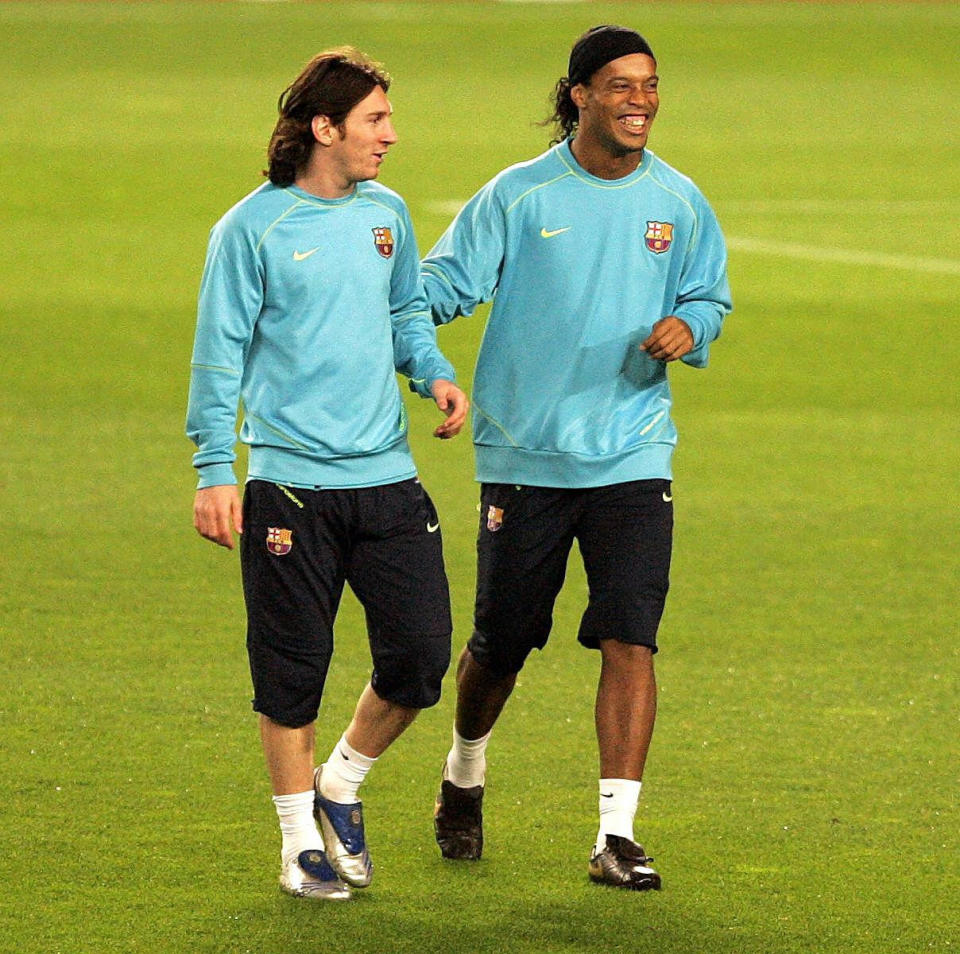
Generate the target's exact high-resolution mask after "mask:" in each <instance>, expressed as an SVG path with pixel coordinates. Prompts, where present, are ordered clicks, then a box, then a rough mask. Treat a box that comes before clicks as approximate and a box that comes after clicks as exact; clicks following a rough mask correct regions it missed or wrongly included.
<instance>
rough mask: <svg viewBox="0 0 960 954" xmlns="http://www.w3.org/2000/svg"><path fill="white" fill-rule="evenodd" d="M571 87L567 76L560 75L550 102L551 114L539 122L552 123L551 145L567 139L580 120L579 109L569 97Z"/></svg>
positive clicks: (542, 124)
mask: <svg viewBox="0 0 960 954" xmlns="http://www.w3.org/2000/svg"><path fill="white" fill-rule="evenodd" d="M572 88H573V85H572V84H571V82H570V80H569V78H568V77H566V76H561V77H560V79H558V80H557V85H556V87H555V88H554V90H553V95H552V97H551V103H550V104H551V106H552V107H553V114H552V115H550V116H548V117H547V118H546V119H545V120H544V121H543V122H542V123H540V125H541V126H549V125H551V124H553V127H554V138H553V139H551V140H550V145H551V146H555V145H556V144H557V143H558V142H563V140H564V139H569V138H570V137H571V136H572V135H573V134H574V132H576V129H577V123H578V122H579V120H580V110H578V109H577V107H576V105H575V104H574V102H573V99H572V98H571V97H570V90H571V89H572Z"/></svg>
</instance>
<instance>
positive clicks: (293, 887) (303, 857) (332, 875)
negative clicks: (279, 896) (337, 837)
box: [280, 848, 350, 901]
mask: <svg viewBox="0 0 960 954" xmlns="http://www.w3.org/2000/svg"><path fill="white" fill-rule="evenodd" d="M280 890H281V891H286V893H287V894H292V895H293V896H294V897H295V898H310V899H312V900H314V901H347V900H349V898H350V889H349V888H348V887H347V886H346V885H345V884H344V883H343V882H342V881H341V880H340V878H338V877H337V873H336V871H334V870H333V868H332V867H331V866H330V862H329V861H327V856H326V855H325V854H324V853H323V852H322V851H320V850H319V849H316V848H313V849H310V850H309V851H301V852H300V854H299V855H297V857H296V858H291V859H290V860H289V861H288V862H287V863H286V864H285V865H284V866H283V867H282V868H281V869H280Z"/></svg>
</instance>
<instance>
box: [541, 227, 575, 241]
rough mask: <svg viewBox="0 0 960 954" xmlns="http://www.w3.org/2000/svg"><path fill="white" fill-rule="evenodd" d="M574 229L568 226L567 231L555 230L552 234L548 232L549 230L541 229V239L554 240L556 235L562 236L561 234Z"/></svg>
mask: <svg viewBox="0 0 960 954" xmlns="http://www.w3.org/2000/svg"><path fill="white" fill-rule="evenodd" d="M572 228H573V226H572V225H568V226H567V227H566V228H565V229H554V230H553V231H552V232H549V231H547V229H540V236H541V238H553V237H554V235H560V233H561V232H569V231H570V229H572Z"/></svg>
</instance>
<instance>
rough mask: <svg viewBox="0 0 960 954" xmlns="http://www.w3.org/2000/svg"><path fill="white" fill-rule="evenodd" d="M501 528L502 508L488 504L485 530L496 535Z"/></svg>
mask: <svg viewBox="0 0 960 954" xmlns="http://www.w3.org/2000/svg"><path fill="white" fill-rule="evenodd" d="M502 526H503V507H494V506H493V504H490V509H489V510H488V511H487V529H488V530H489V531H490V532H491V533H496V532H497V531H498V530H499V529H500V528H501V527H502Z"/></svg>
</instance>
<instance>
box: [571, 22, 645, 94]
mask: <svg viewBox="0 0 960 954" xmlns="http://www.w3.org/2000/svg"><path fill="white" fill-rule="evenodd" d="M631 53H643V54H645V55H646V56H649V57H650V58H651V59H656V57H655V56H654V55H653V50H651V49H650V44H649V43H647V41H646V40H645V39H644V38H643V37H642V36H640V34H639V33H637V32H636V31H635V30H628V29H627V28H626V27H620V26H612V25H610V24H605V25H604V26H595V27H593V28H592V29H590V30H587V32H586V33H584V34H583V36H581V37H580V39H579V40H577V42H576V43H574V44H573V49H572V50H571V51H570V65H569V67H568V69H567V78H568V80H569V81H570V85H571V86H576V85H577V83H589V82H590V77H591V76H593V74H594V73H596V72H597V70H598V69H600V67H602V66H606V65H607V63H609V62H610V61H611V60H616V59H619V58H620V57H621V56H629V55H630V54H631Z"/></svg>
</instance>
